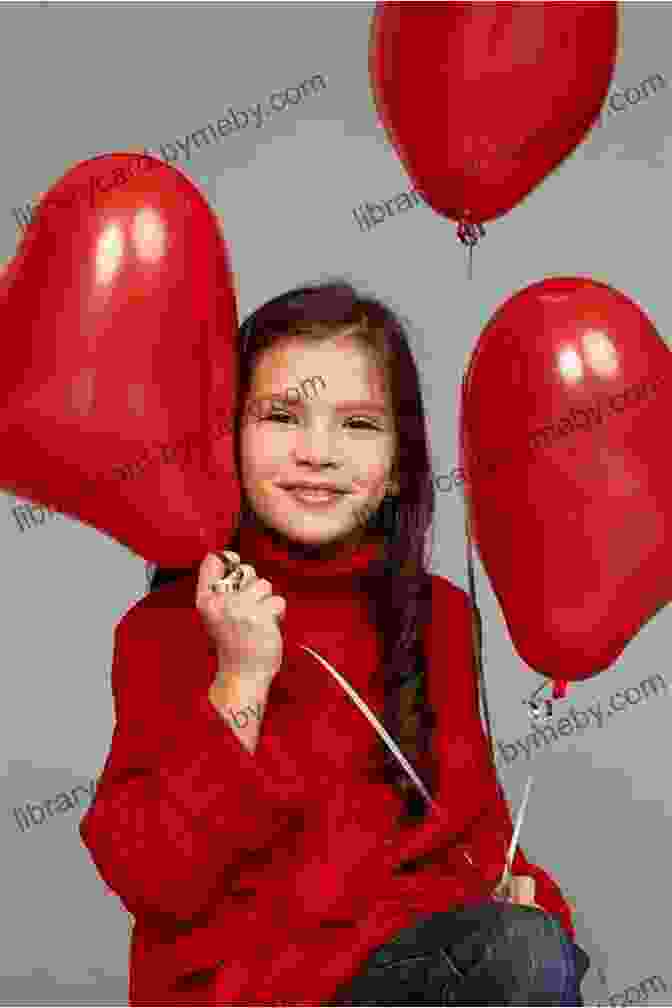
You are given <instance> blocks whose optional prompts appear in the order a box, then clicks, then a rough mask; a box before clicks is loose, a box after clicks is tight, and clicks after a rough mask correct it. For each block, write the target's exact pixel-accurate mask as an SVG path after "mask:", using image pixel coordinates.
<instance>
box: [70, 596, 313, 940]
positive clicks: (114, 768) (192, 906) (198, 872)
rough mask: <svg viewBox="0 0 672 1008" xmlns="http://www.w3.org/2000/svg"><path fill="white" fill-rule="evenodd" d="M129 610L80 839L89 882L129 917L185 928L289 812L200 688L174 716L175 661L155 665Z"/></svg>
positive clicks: (153, 648)
mask: <svg viewBox="0 0 672 1008" xmlns="http://www.w3.org/2000/svg"><path fill="white" fill-rule="evenodd" d="M133 612H134V611H133V610H131V611H130V612H129V613H127V614H126V616H125V617H124V618H123V619H122V620H121V622H120V623H119V625H118V626H117V629H116V631H115V638H114V652H113V662H112V691H113V695H114V707H115V715H116V724H115V728H114V733H113V737H112V743H111V747H110V751H109V754H108V757H107V760H106V762H105V766H104V769H103V772H102V775H101V778H100V780H99V783H98V788H97V790H96V794H95V798H94V800H93V802H92V803H91V805H90V806H89V808H88V809H87V811H86V813H85V814H84V816H83V817H82V820H81V822H80V827H79V831H80V836H81V838H82V840H83V842H84V845H85V846H86V847H87V849H88V851H89V853H90V855H91V858H92V860H93V862H94V864H95V865H96V868H97V869H98V873H99V875H100V876H101V877H102V879H103V880H104V881H105V882H106V883H107V885H108V886H109V887H110V888H111V889H112V890H113V891H114V892H116V893H117V895H118V896H119V898H120V899H121V902H122V903H123V905H124V906H125V908H126V909H127V910H128V911H129V912H130V913H132V914H133V915H134V916H136V917H137V916H140V915H143V914H145V915H146V914H163V915H168V916H169V917H170V918H172V920H173V921H178V922H179V921H186V920H189V919H190V918H192V917H193V916H194V915H196V914H197V913H199V912H201V911H202V910H205V909H206V908H207V907H208V905H209V904H210V902H211V900H213V899H215V898H216V897H217V889H218V886H219V898H220V899H221V885H222V884H223V883H224V880H225V876H226V875H227V873H228V874H229V875H230V874H231V872H232V870H233V871H234V872H235V866H236V863H237V862H238V861H239V860H241V859H243V858H244V857H245V856H246V855H250V854H252V855H253V854H254V852H258V851H259V850H260V849H261V848H263V847H265V846H267V845H269V844H270V843H271V842H272V841H273V839H274V838H276V837H278V835H279V834H281V833H282V832H284V831H285V830H286V829H287V828H288V826H290V824H291V822H292V819H293V815H294V814H295V812H296V809H292V808H291V807H290V803H289V802H288V801H286V800H283V791H282V788H278V787H277V782H274V781H273V775H272V772H271V768H268V767H264V766H262V761H261V760H259V759H258V758H257V757H256V756H255V755H253V754H251V753H250V752H248V750H247V749H245V748H244V747H243V746H242V744H241V743H240V742H239V741H238V739H237V737H236V736H235V734H234V733H233V730H232V729H231V728H230V727H229V726H228V724H227V723H226V722H225V721H224V719H223V718H222V717H221V716H220V715H219V714H218V712H217V711H216V710H215V709H214V707H213V706H212V704H211V703H210V700H209V699H208V696H207V691H205V692H204V694H203V695H201V694H200V693H196V695H195V696H194V698H193V699H188V700H187V701H186V709H185V706H184V703H183V704H182V706H181V707H180V709H179V714H178V713H177V707H176V706H175V705H173V704H171V702H170V699H169V697H170V696H171V694H173V695H174V692H175V690H174V686H173V687H172V688H171V684H170V682H168V681H167V677H168V676H169V675H173V676H174V675H175V669H176V667H177V666H176V663H175V662H174V661H172V662H171V663H170V665H168V663H167V661H166V660H165V657H164V660H163V662H162V648H161V646H160V642H159V641H158V640H157V639H151V638H149V637H148V636H147V634H146V632H145V635H144V636H143V635H141V634H139V633H138V632H137V630H138V627H139V626H144V622H143V620H142V619H139V618H138V616H137V615H136V616H135V618H129V617H132V614H133ZM150 622H151V621H150ZM177 674H180V675H185V676H188V674H189V670H188V668H178V672H177ZM193 693H194V691H193V690H184V691H180V695H181V696H182V695H184V696H187V697H190V696H191V695H192V694H193ZM274 783H276V787H273V784H274Z"/></svg>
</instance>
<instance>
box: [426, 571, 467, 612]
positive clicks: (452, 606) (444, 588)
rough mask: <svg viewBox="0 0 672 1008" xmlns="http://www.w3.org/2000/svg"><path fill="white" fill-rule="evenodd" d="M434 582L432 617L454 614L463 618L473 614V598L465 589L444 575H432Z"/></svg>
mask: <svg viewBox="0 0 672 1008" xmlns="http://www.w3.org/2000/svg"><path fill="white" fill-rule="evenodd" d="M430 577H431V581H432V617H433V618H434V616H435V615H437V609H438V614H439V615H441V614H443V615H445V614H446V613H453V614H455V615H456V616H458V617H460V618H463V617H464V614H465V613H466V614H467V615H469V614H470V612H471V598H470V597H469V595H468V593H467V592H466V591H465V590H464V588H460V587H459V586H458V585H456V584H455V583H454V582H453V581H450V580H449V579H448V578H447V577H443V575H442V574H431V575H430Z"/></svg>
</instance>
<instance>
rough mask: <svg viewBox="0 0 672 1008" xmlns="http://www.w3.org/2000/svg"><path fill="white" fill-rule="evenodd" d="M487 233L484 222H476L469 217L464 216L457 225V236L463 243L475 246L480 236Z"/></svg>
mask: <svg viewBox="0 0 672 1008" xmlns="http://www.w3.org/2000/svg"><path fill="white" fill-rule="evenodd" d="M484 235H485V228H484V227H483V225H482V224H475V223H474V222H473V221H470V220H468V218H466V217H463V218H462V220H461V221H460V222H459V224H458V225H457V237H458V238H459V239H460V241H461V242H462V244H463V245H469V246H473V245H476V244H478V240H479V238H483V237H484Z"/></svg>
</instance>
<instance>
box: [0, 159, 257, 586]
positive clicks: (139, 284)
mask: <svg viewBox="0 0 672 1008" xmlns="http://www.w3.org/2000/svg"><path fill="white" fill-rule="evenodd" d="M0 328H2V331H3V332H4V333H5V334H6V338H5V351H4V354H3V363H2V368H1V369H0V404H1V405H0V487H2V488H3V489H5V490H10V491H12V492H14V493H15V494H18V495H19V496H21V497H27V498H29V499H31V500H33V501H36V502H38V503H40V504H43V505H47V506H49V507H52V508H54V509H55V510H57V511H61V512H63V513H65V514H69V515H72V516H74V517H76V518H79V519H80V520H81V521H83V522H85V523H88V524H90V525H93V526H95V528H97V529H99V530H100V531H102V532H106V533H108V534H109V535H111V536H113V537H114V538H115V539H117V540H119V541H120V542H122V543H124V544H125V545H126V546H128V547H130V548H131V549H132V550H134V551H135V552H137V553H139V554H140V555H142V556H144V557H145V558H146V559H147V560H150V561H152V562H154V563H158V564H161V565H162V566H166V567H186V566H190V565H191V564H193V563H195V562H196V561H198V560H200V559H201V558H202V557H203V555H204V553H205V552H206V551H209V550H212V549H216V548H217V547H218V546H219V547H220V548H221V544H222V543H225V542H226V541H227V539H228V538H229V537H230V534H231V530H232V526H233V522H234V516H235V515H236V514H237V512H238V510H239V506H240V490H239V484H238V480H237V475H236V471H235V462H234V453H233V443H232V436H233V435H232V429H233V424H232V423H231V418H232V417H233V411H234V409H235V400H236V391H237V356H236V355H237V335H238V315H237V308H236V297H235V291H234V279H233V273H232V270H231V266H230V262H229V255H228V251H227V247H226V244H225V241H224V238H223V236H222V233H221V230H220V226H219V223H218V220H217V218H216V217H215V215H214V213H213V212H212V210H211V209H210V207H209V206H208V204H207V202H206V201H205V199H204V198H203V196H202V195H201V194H200V193H199V192H198V191H197V189H196V188H195V187H194V185H193V184H192V183H191V181H190V180H189V179H188V178H187V177H186V176H184V175H183V174H182V173H181V172H179V171H178V170H177V169H175V168H174V167H172V166H170V165H166V164H164V163H163V162H161V161H159V160H158V159H157V158H153V157H150V156H146V155H145V156H142V157H140V156H138V155H133V154H127V153H114V154H105V155H101V156H99V157H95V158H92V159H91V160H89V161H86V162H83V163H81V164H79V165H77V166H76V167H75V168H73V169H72V170H71V171H69V172H68V173H67V174H66V175H65V176H64V177H63V178H62V179H61V180H60V181H59V182H58V183H57V184H56V185H55V186H53V187H52V189H50V190H49V192H48V193H47V195H46V197H45V198H44V199H43V200H42V202H41V203H40V205H39V207H38V209H37V212H36V214H35V216H34V218H33V220H32V221H31V224H30V226H29V227H28V229H27V231H26V233H25V235H24V238H23V240H22V242H21V245H20V247H19V249H18V251H17V254H16V256H15V257H14V259H13V260H12V262H11V263H10V264H9V267H8V268H7V270H6V272H5V273H4V275H3V277H2V286H1V289H0ZM223 416H225V417H226V418H227V420H226V421H222V417H223Z"/></svg>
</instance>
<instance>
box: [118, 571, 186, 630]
mask: <svg viewBox="0 0 672 1008" xmlns="http://www.w3.org/2000/svg"><path fill="white" fill-rule="evenodd" d="M197 581H198V575H197V574H196V573H194V574H190V575H188V576H186V577H182V578H179V579H178V580H177V581H171V582H170V583H169V584H165V585H162V586H161V587H160V588H155V589H154V591H150V592H147V594H146V595H143V597H142V598H141V599H138V601H137V602H134V603H133V604H132V605H131V606H130V608H129V609H127V610H126V612H125V613H124V615H123V616H122V617H121V619H120V620H119V622H118V623H117V626H116V632H118V631H119V630H120V629H123V632H124V633H129V634H131V633H138V634H140V635H144V634H151V633H152V628H153V627H155V626H158V625H160V628H161V629H160V632H161V634H162V635H163V634H165V633H166V628H167V627H170V626H173V625H175V631H176V632H177V629H178V627H179V626H180V623H181V620H180V619H179V617H180V616H182V619H184V618H185V614H187V613H189V612H191V611H192V610H193V613H194V614H196V615H198V614H197V611H196V607H195V601H196V584H197ZM173 616H177V617H178V621H177V623H176V624H173V623H172V617H173ZM186 618H187V619H188V618H189V617H188V616H187V617H186Z"/></svg>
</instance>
